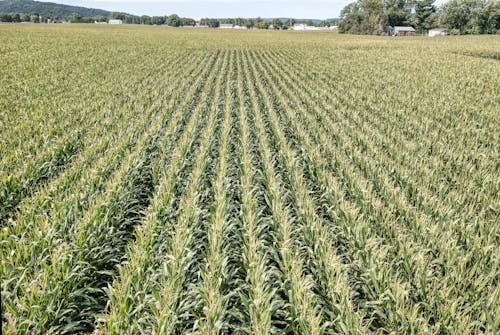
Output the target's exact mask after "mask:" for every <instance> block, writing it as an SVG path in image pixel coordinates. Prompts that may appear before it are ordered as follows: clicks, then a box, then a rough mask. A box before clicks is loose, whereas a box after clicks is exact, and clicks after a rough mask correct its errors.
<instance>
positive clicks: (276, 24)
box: [272, 18, 283, 29]
mask: <svg viewBox="0 0 500 335" xmlns="http://www.w3.org/2000/svg"><path fill="white" fill-rule="evenodd" d="M272 25H273V27H274V29H281V28H283V22H281V19H278V18H276V19H273V21H272Z"/></svg>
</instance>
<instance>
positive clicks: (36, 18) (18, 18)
mask: <svg viewBox="0 0 500 335" xmlns="http://www.w3.org/2000/svg"><path fill="white" fill-rule="evenodd" d="M113 19H116V20H122V21H123V23H128V24H147V25H163V24H166V25H169V26H173V27H180V26H194V25H195V24H196V21H195V20H194V19H191V18H187V17H180V16H179V15H177V14H172V15H164V16H148V15H142V16H139V15H132V14H127V13H118V12H112V13H110V14H109V15H92V16H82V15H81V14H80V13H77V12H74V13H72V14H71V15H66V16H63V17H53V16H50V15H40V14H39V13H37V12H34V13H31V14H24V13H0V22H32V23H40V22H47V20H50V21H51V22H57V21H59V22H64V21H67V22H74V23H94V22H107V21H108V20H113Z"/></svg>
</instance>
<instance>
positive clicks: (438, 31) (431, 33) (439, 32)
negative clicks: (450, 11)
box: [429, 28, 450, 37]
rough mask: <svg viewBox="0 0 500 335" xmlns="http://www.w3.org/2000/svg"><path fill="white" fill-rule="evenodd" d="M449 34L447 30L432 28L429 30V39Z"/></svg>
mask: <svg viewBox="0 0 500 335" xmlns="http://www.w3.org/2000/svg"><path fill="white" fill-rule="evenodd" d="M449 34H450V33H449V32H448V29H446V28H434V29H431V30H429V37H434V36H446V35H449Z"/></svg>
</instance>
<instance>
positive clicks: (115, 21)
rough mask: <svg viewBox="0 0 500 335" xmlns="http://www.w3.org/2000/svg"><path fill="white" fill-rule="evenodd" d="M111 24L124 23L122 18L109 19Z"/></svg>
mask: <svg viewBox="0 0 500 335" xmlns="http://www.w3.org/2000/svg"><path fill="white" fill-rule="evenodd" d="M109 24H123V21H122V20H109Z"/></svg>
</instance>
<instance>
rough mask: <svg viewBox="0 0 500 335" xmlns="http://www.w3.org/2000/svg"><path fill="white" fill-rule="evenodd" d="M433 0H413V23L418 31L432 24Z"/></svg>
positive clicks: (420, 31)
mask: <svg viewBox="0 0 500 335" xmlns="http://www.w3.org/2000/svg"><path fill="white" fill-rule="evenodd" d="M434 1H435V0H415V13H414V20H413V22H414V24H415V26H416V28H417V31H418V32H419V33H422V32H424V31H425V30H429V29H431V28H432V26H433V25H434V21H435V19H434V13H435V12H436V6H434Z"/></svg>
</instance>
